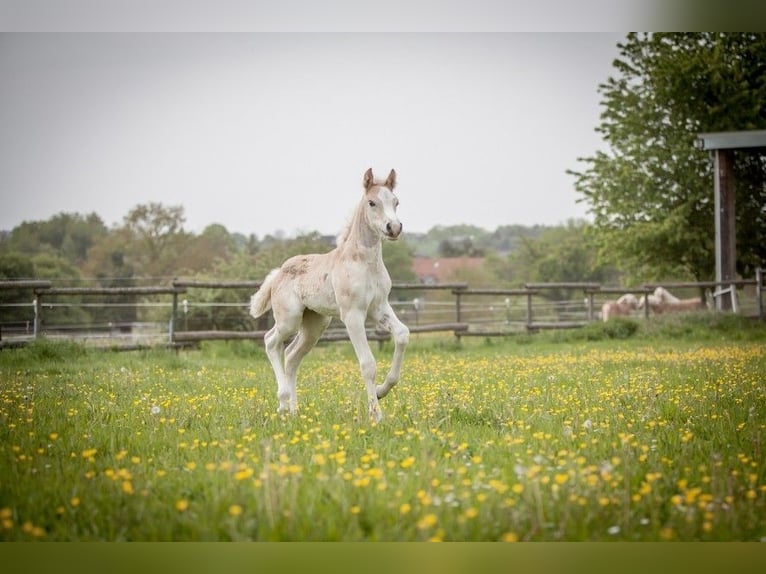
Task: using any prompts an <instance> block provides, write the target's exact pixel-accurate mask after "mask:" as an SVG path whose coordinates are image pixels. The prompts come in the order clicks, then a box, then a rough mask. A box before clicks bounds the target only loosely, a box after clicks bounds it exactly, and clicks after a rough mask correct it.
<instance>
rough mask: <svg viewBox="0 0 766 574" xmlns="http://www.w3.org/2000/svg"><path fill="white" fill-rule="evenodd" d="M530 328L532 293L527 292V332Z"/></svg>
mask: <svg viewBox="0 0 766 574" xmlns="http://www.w3.org/2000/svg"><path fill="white" fill-rule="evenodd" d="M531 328H532V292H531V291H527V330H529V329H531Z"/></svg>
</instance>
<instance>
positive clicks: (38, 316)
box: [32, 290, 43, 339]
mask: <svg viewBox="0 0 766 574" xmlns="http://www.w3.org/2000/svg"><path fill="white" fill-rule="evenodd" d="M34 308H35V321H34V323H33V327H32V334H33V336H34V338H35V339H37V338H39V337H40V336H41V335H42V324H43V303H42V297H41V296H40V292H39V291H37V290H35V300H34Z"/></svg>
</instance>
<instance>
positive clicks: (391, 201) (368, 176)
mask: <svg viewBox="0 0 766 574" xmlns="http://www.w3.org/2000/svg"><path fill="white" fill-rule="evenodd" d="M395 187H396V172H395V171H394V170H393V169H392V170H391V173H389V174H388V177H387V178H386V181H384V182H381V181H379V180H376V179H375V176H373V175H372V168H370V169H368V170H367V171H366V172H365V173H364V200H365V201H366V202H367V207H366V209H367V221H368V222H369V224H370V226H372V227H373V228H374V229H376V230H378V231H379V232H380V234H381V236H382V237H383V238H385V239H390V240H392V241H396V240H397V239H399V235H400V234H401V232H402V222H401V221H399V217H398V216H397V215H396V208H397V206H398V205H399V199H398V198H397V197H396V196H395V195H394V188H395Z"/></svg>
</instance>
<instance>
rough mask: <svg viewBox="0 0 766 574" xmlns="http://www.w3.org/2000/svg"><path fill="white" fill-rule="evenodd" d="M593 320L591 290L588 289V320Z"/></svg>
mask: <svg viewBox="0 0 766 574" xmlns="http://www.w3.org/2000/svg"><path fill="white" fill-rule="evenodd" d="M592 321H593V291H588V322H592Z"/></svg>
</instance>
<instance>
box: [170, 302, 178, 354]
mask: <svg viewBox="0 0 766 574" xmlns="http://www.w3.org/2000/svg"><path fill="white" fill-rule="evenodd" d="M177 320H178V291H173V310H172V311H171V313H170V325H169V327H168V343H170V344H171V345H172V344H173V343H175V338H176V337H175V335H176V321H177Z"/></svg>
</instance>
